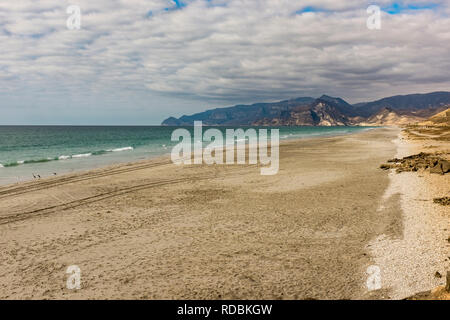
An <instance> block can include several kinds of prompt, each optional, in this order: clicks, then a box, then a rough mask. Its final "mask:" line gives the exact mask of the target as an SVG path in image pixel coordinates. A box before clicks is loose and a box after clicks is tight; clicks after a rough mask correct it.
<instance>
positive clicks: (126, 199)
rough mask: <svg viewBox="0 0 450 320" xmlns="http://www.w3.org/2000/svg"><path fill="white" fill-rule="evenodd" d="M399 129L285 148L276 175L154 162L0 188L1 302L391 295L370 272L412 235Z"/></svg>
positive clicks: (245, 167) (244, 167)
mask: <svg viewBox="0 0 450 320" xmlns="http://www.w3.org/2000/svg"><path fill="white" fill-rule="evenodd" d="M398 133H399V129H388V128H383V129H376V130H371V131H366V132H362V133H357V134H352V135H347V136H339V137H328V138H317V139H308V140H297V141H290V142H285V143H282V145H281V146H280V171H279V173H278V174H277V175H275V176H261V175H260V170H259V168H258V167H257V166H256V165H232V166H229V165H228V166H226V165H224V166H203V165H202V166H198V165H192V166H175V165H174V164H172V163H171V162H170V160H169V159H157V160H152V161H142V162H138V163H133V164H126V165H120V166H114V167H108V168H104V169H101V170H93V171H90V172H84V173H77V174H72V175H66V176H60V177H55V178H50V179H43V180H40V181H35V182H29V183H23V184H19V185H12V186H8V187H2V188H0V235H1V236H0V258H1V259H0V298H2V299H42V298H45V299H59V298H62V299H85V298H89V299H105V298H106V299H120V298H124V299H307V298H315V299H365V298H390V297H391V295H393V294H394V293H395V292H393V289H392V288H391V286H390V285H389V283H383V285H384V287H383V289H382V290H378V291H369V290H368V288H367V286H366V281H367V278H368V274H367V273H366V270H367V268H368V267H369V266H371V265H374V264H375V263H376V261H375V260H376V259H378V258H379V255H380V254H381V255H388V254H391V252H384V253H383V252H380V251H377V252H376V255H375V254H374V252H373V250H371V249H370V247H368V245H370V244H371V243H373V241H374V239H377V238H378V237H380V236H382V235H384V236H387V237H402V233H403V222H402V220H403V215H402V209H401V202H400V195H394V196H392V197H390V198H389V199H388V201H386V199H385V198H383V195H384V194H385V192H386V190H387V188H388V187H389V184H390V178H389V173H388V172H385V171H382V170H380V169H379V165H380V164H381V163H383V162H385V161H386V159H389V158H392V157H394V156H395V155H396V152H397V146H396V144H395V143H394V142H393V140H394V139H395V138H396V136H397V135H398ZM381 205H382V206H383V210H380V206H381ZM419 254H420V252H417V253H416V255H414V256H407V257H405V259H409V260H410V261H411V262H412V263H413V262H414V261H416V260H417V259H420V256H418V255H419ZM70 265H77V266H79V268H80V269H81V289H80V290H69V289H67V288H66V280H67V277H68V275H67V274H66V269H67V267H68V266H70ZM393 297H395V295H394V296H393Z"/></svg>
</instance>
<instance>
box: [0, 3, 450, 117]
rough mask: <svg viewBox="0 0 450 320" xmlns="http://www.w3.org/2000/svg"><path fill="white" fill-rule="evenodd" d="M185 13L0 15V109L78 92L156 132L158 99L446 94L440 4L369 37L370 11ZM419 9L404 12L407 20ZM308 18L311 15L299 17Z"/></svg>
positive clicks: (161, 112)
mask: <svg viewBox="0 0 450 320" xmlns="http://www.w3.org/2000/svg"><path fill="white" fill-rule="evenodd" d="M184 3H186V6H185V7H183V8H182V9H181V10H180V9H178V10H177V9H176V5H175V3H174V1H169V0H151V1H144V0H131V1H130V0H127V1H125V0H115V1H111V0H99V1H91V0H89V1H88V0H77V1H76V3H72V2H71V1H58V0H47V1H32V0H21V1H14V2H2V3H0V43H1V46H2V50H1V51H0V98H3V99H4V101H10V102H11V103H8V104H0V109H2V110H5V109H11V108H12V107H11V106H14V105H15V104H16V103H17V101H18V98H17V97H18V96H21V95H22V96H24V99H25V97H29V98H30V99H32V98H33V97H36V95H39V97H42V96H45V97H46V98H45V99H44V100H45V104H46V105H45V106H44V105H41V104H40V103H39V101H40V100H39V99H35V101H37V102H36V103H35V104H34V105H35V107H36V108H42V110H47V111H48V112H53V110H52V108H51V107H49V106H51V105H56V104H58V103H60V102H61V101H62V99H63V98H62V97H66V99H67V97H69V98H70V97H72V98H73V99H75V100H77V101H79V100H80V101H81V102H79V103H81V104H83V99H82V97H80V96H78V95H81V92H82V93H83V95H84V96H88V97H90V99H91V100H89V101H99V100H102V99H103V100H104V101H103V102H102V101H100V102H98V105H99V106H101V105H103V108H115V107H118V106H119V103H123V104H125V105H126V102H127V101H129V100H127V99H126V98H124V97H130V95H131V96H133V99H134V100H133V101H135V102H136V104H137V105H139V106H141V107H144V106H145V104H146V103H147V102H148V105H149V108H153V110H154V112H155V119H157V120H159V119H160V118H162V117H164V116H166V115H169V114H167V113H168V112H172V111H169V110H171V109H170V108H167V107H166V106H162V105H161V103H170V102H167V101H169V100H170V99H169V100H167V99H166V98H161V95H162V96H164V95H167V96H171V97H179V99H182V98H189V99H194V101H200V102H201V101H203V102H201V104H199V108H200V106H201V108H204V107H205V106H206V105H207V104H208V103H213V104H216V105H218V104H226V103H232V102H249V101H258V100H266V99H268V100H274V99H282V98H286V97H293V96H301V95H319V94H322V93H329V94H334V95H340V96H342V97H343V98H347V99H350V100H353V101H354V100H361V99H371V98H377V97H382V96H386V95H390V94H395V93H407V92H414V91H419V92H423V91H433V90H444V89H448V88H450V77H449V76H448V74H446V71H447V70H449V69H450V57H449V54H448V52H450V18H449V7H448V3H447V1H441V2H439V1H436V2H435V3H436V4H437V7H435V8H434V9H433V10H406V9H405V10H404V12H401V13H400V14H397V15H390V14H387V13H383V15H382V29H381V30H379V31H376V30H368V29H367V28H366V19H367V17H368V15H367V13H366V8H367V6H368V5H369V4H372V2H370V3H369V2H367V1H358V0H350V1H344V0H339V1H335V0H319V1H310V0H308V1H295V0H294V1H293V0H259V1H255V0H229V1H225V0H212V1H206V0H192V1H184ZM423 3H424V2H423V1H403V5H404V6H405V8H406V7H407V6H408V5H412V4H414V5H416V6H420V5H423ZM428 3H429V2H428ZM71 4H77V5H79V6H80V7H81V10H82V22H81V23H82V24H81V30H68V29H67V28H66V19H67V17H68V15H67V14H66V8H67V7H68V6H69V5H71ZM378 4H379V5H380V6H382V7H389V6H390V5H391V4H392V1H387V0H380V1H378ZM305 8H306V9H308V10H306V11H313V12H304V13H299V12H300V11H301V10H304V9H305ZM296 12H297V13H296ZM121 94H123V97H122V98H123V99H119V98H118V99H111V97H116V96H118V95H119V96H120V95H121ZM52 97H54V98H52ZM106 97H108V98H106ZM151 97H155V101H153V102H152V101H148V100H149V98H150V100H152V99H151ZM52 99H53V100H54V103H53V104H52V103H51V102H52ZM158 99H159V100H158ZM172 99H175V98H172ZM111 100H112V101H111ZM86 101H87V100H86ZM86 101H85V102H86ZM106 101H108V103H106ZM158 101H160V102H161V103H159V102H158ZM163 101H164V102H163ZM170 101H174V102H173V103H175V104H176V103H178V105H179V106H182V105H183V102H176V99H175V100H170ZM179 101H182V100H179ZM220 101H222V102H220ZM89 103H92V102H89ZM111 104H112V105H111ZM189 107H192V103H189ZM46 108H47V109H46ZM9 111H11V110H9ZM177 112H179V113H180V112H181V113H189V110H184V112H183V110H177ZM155 121H156V120H155Z"/></svg>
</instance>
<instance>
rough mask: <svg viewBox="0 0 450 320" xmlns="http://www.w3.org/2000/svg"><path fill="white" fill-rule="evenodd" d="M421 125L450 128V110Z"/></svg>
mask: <svg viewBox="0 0 450 320" xmlns="http://www.w3.org/2000/svg"><path fill="white" fill-rule="evenodd" d="M420 125H422V126H439V127H450V108H448V109H447V110H444V111H442V112H440V113H438V114H436V115H434V116H432V117H431V118H429V119H428V120H427V121H424V122H421V123H420Z"/></svg>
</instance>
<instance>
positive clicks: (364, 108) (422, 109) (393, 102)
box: [355, 92, 450, 117]
mask: <svg viewBox="0 0 450 320" xmlns="http://www.w3.org/2000/svg"><path fill="white" fill-rule="evenodd" d="M449 104H450V92H432V93H426V94H409V95H403V96H393V97H388V98H383V99H380V100H376V101H373V102H365V103H358V104H355V108H356V109H357V110H358V112H359V114H360V115H361V116H365V117H369V116H371V115H374V114H376V113H378V112H380V111H381V110H382V109H383V108H389V109H391V110H395V111H398V110H403V111H409V112H412V111H415V112H416V113H417V114H418V115H419V116H420V115H421V116H425V114H427V112H428V113H429V115H431V114H433V113H435V112H434V110H436V109H438V108H443V107H444V106H447V105H449Z"/></svg>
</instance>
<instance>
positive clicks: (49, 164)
mask: <svg viewBox="0 0 450 320" xmlns="http://www.w3.org/2000/svg"><path fill="white" fill-rule="evenodd" d="M207 128H208V127H203V131H205V130H206V129H207ZM261 128H263V127H261ZM264 128H267V127H264ZM277 128H278V129H280V139H281V140H285V139H296V138H307V137H313V136H332V135H341V134H348V133H353V132H357V131H361V130H366V129H367V128H362V127H277ZM175 129H176V128H175V127H161V126H136V127H135V126H95V127H94V126H0V184H8V183H14V182H19V181H25V180H30V179H33V175H35V176H37V175H40V176H41V177H46V176H53V175H54V174H55V173H56V174H62V173H67V172H73V171H78V170H86V169H93V168H98V167H102V166H105V165H109V164H115V163H122V162H129V161H136V160H141V159H149V158H154V157H157V156H161V155H164V154H169V153H170V150H171V147H172V146H174V145H175V144H177V142H171V141H170V138H171V134H172V132H173V131H174V130H175ZM187 129H188V130H190V131H191V132H193V128H187ZM219 129H221V130H222V132H225V129H226V128H219ZM256 129H258V128H256ZM267 129H270V128H267Z"/></svg>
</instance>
